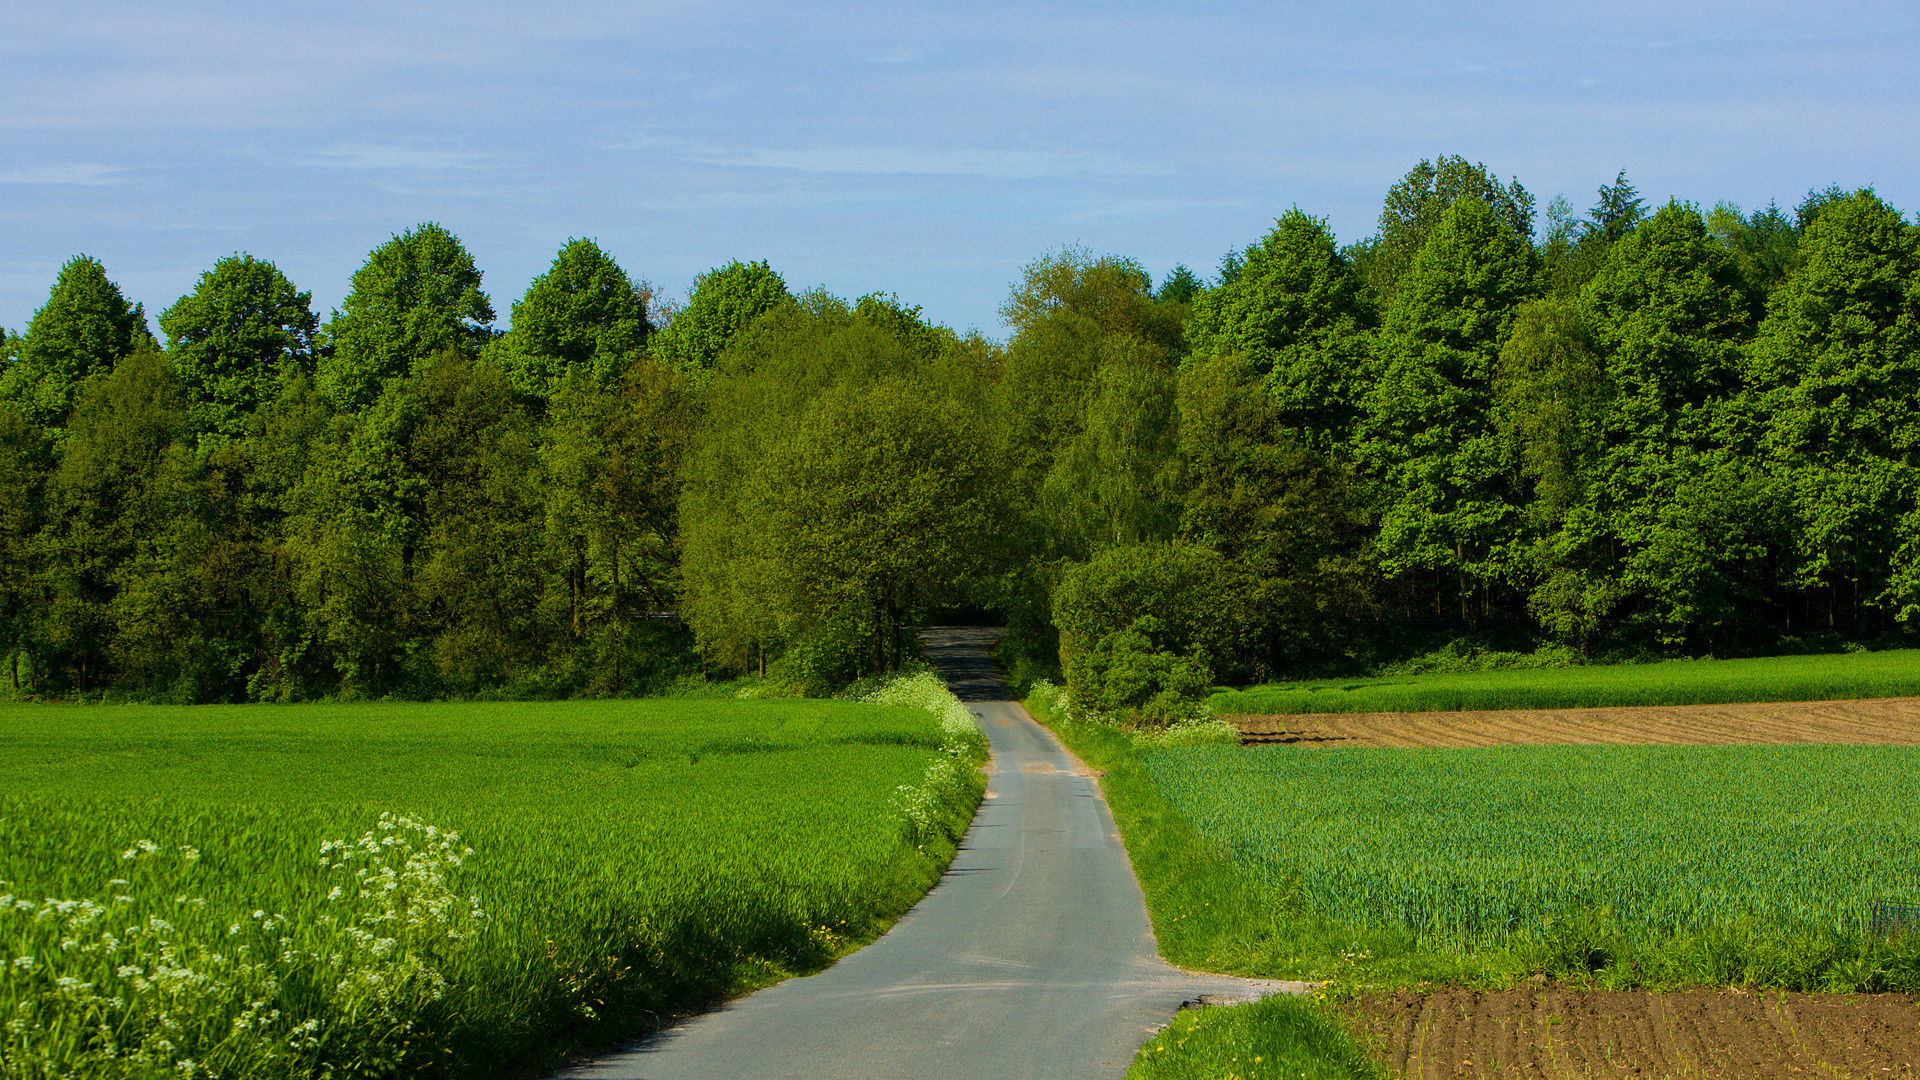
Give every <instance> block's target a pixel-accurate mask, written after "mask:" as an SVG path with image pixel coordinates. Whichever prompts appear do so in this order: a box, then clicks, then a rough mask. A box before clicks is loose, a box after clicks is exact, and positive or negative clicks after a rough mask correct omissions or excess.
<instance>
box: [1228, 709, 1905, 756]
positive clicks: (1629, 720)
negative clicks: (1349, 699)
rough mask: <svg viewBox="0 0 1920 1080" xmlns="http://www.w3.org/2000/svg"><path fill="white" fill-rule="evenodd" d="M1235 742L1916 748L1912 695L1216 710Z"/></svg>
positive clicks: (1330, 744) (1470, 745) (1304, 744)
mask: <svg viewBox="0 0 1920 1080" xmlns="http://www.w3.org/2000/svg"><path fill="white" fill-rule="evenodd" d="M1221 719H1222V720H1225V721H1227V722H1228V723H1230V724H1233V725H1234V726H1235V727H1238V728H1239V729H1240V732H1241V741H1242V742H1243V743H1246V744H1249V745H1254V744H1260V743H1292V744H1295V745H1299V746H1402V747H1408V746H1466V747H1472V746H1511V745H1516V744H1522V743H1665V744H1673V745H1683V746H1724V745H1727V744H1731V743H1898V744H1901V745H1907V746H1913V745H1920V698H1872V699H1868V700H1863V701H1799V702H1772V703H1767V704H1759V705H1673V706H1666V707H1661V708H1610V709H1511V710H1502V711H1498V712H1431V713H1328V714H1311V715H1292V716H1223V717H1221Z"/></svg>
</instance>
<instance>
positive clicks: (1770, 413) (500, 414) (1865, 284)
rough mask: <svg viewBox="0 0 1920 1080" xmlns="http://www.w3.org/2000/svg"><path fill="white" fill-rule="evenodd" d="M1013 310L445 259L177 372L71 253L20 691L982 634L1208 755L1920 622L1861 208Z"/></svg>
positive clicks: (646, 675)
mask: <svg viewBox="0 0 1920 1080" xmlns="http://www.w3.org/2000/svg"><path fill="white" fill-rule="evenodd" d="M1536 220H1539V221H1541V222H1543V227H1542V228H1539V229H1536ZM1002 315H1003V316H1004V318H1005V319H1006V322H1007V324H1008V325H1009V327H1010V328H1011V336H1010V337H1009V338H1008V340H1006V341H1005V342H1004V343H1002V342H997V341H993V340H989V339H987V338H984V337H982V336H980V335H979V334H977V333H973V334H967V335H961V334H958V333H955V332H954V331H952V330H950V329H947V328H945V327H940V326H935V325H930V324H929V323H928V322H927V321H926V320H924V319H923V318H922V317H921V315H920V312H919V309H917V308H914V307H911V306H908V305H906V304H904V303H902V302H901V301H900V300H899V299H898V298H896V297H894V296H892V295H890V294H879V293H876V294H873V295H869V296H865V297H862V298H860V299H858V300H854V301H848V300H844V299H841V298H838V297H835V296H832V295H829V294H827V293H825V292H824V291H820V290H815V291H811V292H800V293H795V292H793V291H791V290H790V289H789V287H788V285H787V283H786V282H784V281H783V280H782V278H781V277H780V275H779V274H777V273H776V272H775V271H774V270H773V269H772V268H770V267H769V266H768V265H767V264H765V263H741V262H734V263H730V264H728V265H726V266H723V267H720V268H718V269H715V270H713V271H711V272H709V273H707V274H705V275H703V276H701V277H700V279H699V280H698V281H697V282H696V283H695V285H694V287H693V289H692V291H691V292H690V294H689V295H688V296H687V298H686V299H685V300H684V302H678V303H674V302H666V301H663V300H662V299H661V298H659V297H657V296H656V295H655V294H654V291H653V290H652V288H651V287H649V286H648V285H646V284H645V283H644V282H640V281H637V280H636V279H635V278H633V277H631V276H629V274H628V273H627V272H625V271H623V270H622V268H621V267H620V266H619V265H618V264H617V263H616V262H615V261H614V260H613V259H612V258H611V257H610V256H609V255H608V254H607V253H606V252H605V251H603V250H602V249H601V248H600V247H599V246H598V245H596V244H595V243H594V242H592V241H589V240H571V241H569V242H568V243H567V244H566V245H565V246H564V247H562V248H561V249H560V251H559V253H558V255H557V256H556V258H555V259H554V262H553V265H552V268H551V269H550V270H548V271H547V272H546V273H544V274H542V275H541V276H539V277H538V278H536V279H535V280H534V281H533V283H532V284H531V286H530V287H529V288H528V290H527V292H526V295H525V296H524V297H522V298H521V299H520V300H519V301H518V302H516V303H515V304H514V305H513V307H512V312H511V318H510V319H509V320H508V325H509V326H510V329H508V330H506V331H505V332H500V331H497V330H496V329H494V323H495V322H496V320H497V313H496V311H495V309H494V306H493V304H492V301H490V300H489V298H488V297H487V295H486V294H485V293H484V292H483V291H482V289H481V274H480V271H479V269H478V268H476V267H475V265H474V262H473V259H472V258H471V256H470V255H469V254H468V253H467V251H466V250H465V249H464V248H463V247H462V245H461V243H460V241H459V240H458V239H457V238H456V237H454V236H453V235H452V234H451V233H449V232H448V231H447V230H445V229H444V228H441V227H440V226H437V225H433V224H426V225H421V226H419V227H418V228H415V229H413V230H411V231H408V232H406V233H404V234H402V235H399V236H395V237H394V238H393V239H392V240H391V241H390V242H388V243H386V244H384V245H382V246H381V247H380V248H378V249H377V250H375V251H374V252H372V254H371V255H370V256H369V258H368V259H367V262H366V263H365V265H364V266H363V267H362V268H361V269H360V270H359V271H358V272H357V273H355V274H354V276H353V278H352V282H351V290H350V292H349V294H348V295H347V297H346V299H345V300H344V301H343V303H342V304H341V307H340V309H339V310H338V311H335V312H333V313H332V314H331V316H330V317H329V318H327V319H326V320H325V321H324V322H323V321H322V320H321V318H320V317H319V316H318V315H317V314H316V313H315V312H314V311H313V310H312V305H311V299H310V294H308V293H306V292H303V291H300V290H299V289H298V287H297V286H296V285H295V284H293V283H292V282H289V281H288V280H287V279H286V278H285V277H284V276H283V275H282V274H281V273H280V272H279V271H278V270H277V269H276V268H275V267H274V265H273V264H272V263H270V262H267V261H264V260H261V259H256V258H253V257H251V256H249V255H235V256H232V257H230V258H226V259H222V260H220V261H219V262H218V263H217V264H215V266H214V267H213V268H212V269H211V270H208V271H207V272H206V273H205V274H203V275H202V276H201V278H200V280H199V283H198V285H197V286H196V287H195V289H194V290H193V292H192V293H190V294H189V295H187V296H183V297H181V298H180V299H179V300H178V301H177V302H176V303H174V304H173V305H172V306H171V307H169V308H167V309H166V310H165V311H163V312H161V313H160V314H159V316H158V318H157V320H155V321H154V322H155V323H157V330H158V334H157V336H156V333H155V326H154V324H150V323H149V320H148V317H147V315H146V313H145V312H144V311H143V310H142V308H141V307H140V306H139V305H136V304H132V303H130V302H129V301H128V300H127V298H126V297H125V296H124V295H123V294H122V293H121V291H120V290H119V288H118V287H117V286H116V285H114V284H113V282H112V281H111V280H110V279H109V275H108V273H107V270H106V268H105V267H103V266H102V265H101V264H100V263H99V262H97V261H95V260H94V259H91V258H88V257H86V256H80V257H77V258H75V259H73V260H72V261H70V262H69V263H67V264H66V265H65V266H64V267H63V268H62V269H61V271H60V273H59V276H58V278H57V280H56V281H55V282H54V284H53V287H52V292H51V294H50V296H49V297H48V300H47V303H46V305H45V306H44V307H42V308H41V309H40V310H39V312H38V313H37V314H35V315H34V317H33V319H32V321H31V323H30V324H29V325H28V326H27V328H26V330H25V332H24V333H22V334H17V335H16V334H6V335H5V336H4V338H0V364H3V365H4V366H0V490H3V491H4V492H5V495H4V498H0V656H5V657H6V661H5V663H6V671H5V673H4V675H0V680H4V683H5V685H6V686H7V687H10V688H11V690H12V692H14V693H17V694H21V695H26V694H32V695H35V696H42V697H45V696H75V695H80V696H85V695H88V694H93V695H98V694H101V693H112V694H116V695H125V696H129V697H135V698H141V697H144V698H150V699H154V700H172V701H243V700H276V701H278V700H295V699H310V698H317V697H330V696H341V697H381V696H387V695H395V696H416V697H432V696H447V695H454V696H471V695H496V694H497V695H515V696H519V695H529V696H550V695H566V694H580V693H586V694H612V693H642V692H650V691H658V690H661V689H664V688H668V687H670V686H671V685H673V684H675V683H676V682H677V681H684V680H688V679H694V680H697V679H700V678H704V677H733V676H742V675H750V676H754V677H761V676H764V677H766V678H767V679H769V680H773V681H774V682H776V683H778V684H779V685H783V686H792V687H799V688H804V689H806V690H808V691H810V692H821V691H824V690H828V689H831V688H832V687H834V686H836V685H839V684H841V683H844V682H845V681H847V680H849V679H852V678H856V677H858V676H860V675H862V674H868V673H873V672H876V671H879V670H885V669H889V668H893V667H896V666H897V665H898V664H900V663H901V662H902V660H903V659H905V658H906V657H907V656H909V655H910V653H911V635H910V633H909V631H910V630H911V628H913V627H914V626H916V625H919V624H920V623H922V622H924V621H925V620H927V619H929V618H934V617H939V618H952V617H956V616H957V615H960V614H972V615H974V616H976V617H983V616H990V617H994V618H998V619H1004V620H1006V622H1007V623H1008V625H1010V626H1011V627H1012V628H1013V634H1012V636H1011V637H1010V639H1009V641H1008V643H1007V645H1006V647H1005V651H1006V656H1005V659H1006V660H1007V661H1008V662H1009V663H1010V664H1011V665H1012V666H1013V668H1014V669H1015V670H1016V672H1017V673H1019V674H1021V675H1023V676H1033V675H1038V674H1052V673H1055V672H1058V671H1061V670H1064V673H1065V676H1066V677H1067V679H1068V680H1069V682H1070V684H1071V685H1073V686H1074V687H1075V688H1076V689H1077V690H1078V691H1079V692H1080V693H1081V694H1084V695H1086V698H1085V700H1087V701H1089V702H1092V703H1099V704H1103V705H1105V706H1106V707H1108V708H1111V709H1116V710H1123V709H1142V708H1144V709H1146V710H1147V711H1149V712H1153V713H1158V714H1170V713H1171V712H1172V711H1176V710H1177V709H1178V708H1179V707H1180V705H1179V703H1180V702H1182V701H1184V700H1189V699H1191V698H1192V697H1193V696H1194V695H1195V694H1197V693H1198V692H1200V691H1201V690H1202V689H1204V688H1205V687H1207V686H1209V685H1211V684H1213V683H1215V682H1221V681H1244V680H1252V679H1263V678H1271V677H1282V676H1287V675H1296V674H1318V673H1329V672H1343V671H1359V670H1367V669H1373V668H1378V667H1380V666H1381V665H1389V664H1401V665H1405V664H1408V663H1420V662H1427V663H1442V662H1457V663H1477V662H1489V663H1491V662H1576V661H1579V660H1583V659H1602V658H1616V659H1617V658H1633V657H1651V656H1659V655H1679V654H1684V655H1730V654H1737V653H1754V652H1767V651H1793V650H1804V649H1824V648H1838V647H1844V646H1847V645H1848V644H1849V643H1851V647H1859V646H1860V645H1862V644H1872V643H1875V642H1879V641H1890V640H1896V639H1900V638H1902V637H1904V636H1905V635H1907V634H1908V633H1909V630H1908V627H1909V625H1910V624H1909V619H1910V617H1911V616H1912V615H1913V614H1914V613H1915V612H1920V396H1917V395H1920V339H1917V335H1920V227H1916V225H1915V224H1913V223H1911V222H1909V221H1908V220H1906V219H1905V217H1904V216H1903V215H1902V214H1901V213H1900V212H1899V211H1897V210H1895V209H1894V208H1892V207H1889V206H1888V205H1886V204H1885V203H1884V202H1883V201H1881V200H1880V198H1879V197H1877V196H1876V195H1875V193H1874V192H1873V191H1871V190H1861V191H1855V192H1846V191H1842V190H1839V189H1837V188H1829V189H1827V190H1824V191H1815V192H1812V193H1810V194H1809V195H1808V196H1807V198H1806V199H1805V201H1804V202H1802V203H1800V205H1799V206H1798V207H1797V208H1796V209H1795V210H1793V211H1791V212H1787V211H1783V210H1781V209H1780V208H1779V207H1777V206H1768V207H1766V208H1765V209H1762V210H1758V211H1754V212H1751V213H1748V212H1744V211H1743V210H1742V209H1741V208H1739V207H1737V206H1733V205H1731V204H1728V203H1721V204H1719V205H1717V206H1715V207H1714V208H1712V210H1711V211H1708V212H1704V213H1703V212H1702V211H1701V210H1700V209H1699V208H1698V207H1696V206H1694V205H1690V204H1686V203H1680V202H1669V203H1667V204H1666V205H1664V206H1660V207H1658V208H1649V207H1648V205H1647V203H1646V201H1645V200H1644V199H1642V198H1641V196H1640V195H1639V194H1638V193H1637V192H1636V191H1635V190H1634V188H1633V186H1632V185H1631V184H1630V183H1629V182H1628V180H1627V179H1626V176H1625V174H1624V173H1622V174H1621V175H1620V176H1618V177H1616V178H1615V179H1614V181H1613V182H1612V183H1610V184H1605V185H1602V186H1601V187H1600V189H1599V192H1598V197H1597V201H1596V204H1595V205H1594V206H1593V207H1592V208H1591V210H1590V211H1588V212H1586V213H1585V214H1584V215H1582V214H1580V213H1578V212H1576V211H1575V210H1574V209H1573V208H1572V207H1571V206H1570V205H1569V203H1568V201H1567V200H1566V199H1564V198H1557V199H1555V200H1553V202H1552V204H1551V205H1549V206H1548V207H1547V208H1546V209H1545V211H1544V213H1543V214H1539V215H1536V209H1535V205H1534V198H1533V196H1532V195H1531V194H1530V193H1529V192H1527V191H1526V189H1525V188H1523V187H1522V186H1521V185H1520V184H1519V182H1518V181H1515V180H1509V181H1505V182H1503V181H1501V180H1499V179H1498V178H1497V177H1496V176H1494V175H1492V174H1491V173H1489V172H1488V170H1487V169H1485V168H1484V167H1483V166H1481V165H1477V164H1474V163H1471V162H1468V161H1466V160H1464V159H1462V158H1458V157H1443V158H1440V159H1438V160H1435V161H1431V162H1422V163H1420V165H1418V166H1417V167H1416V168H1415V169H1414V170H1413V171H1412V172H1410V173H1409V174H1408V175H1407V176H1406V177H1405V178H1404V179H1403V180H1401V181H1400V182H1399V183H1397V184H1395V185H1394V186H1393V188H1392V189H1391V190H1390V191H1389V193H1388V195H1387V198H1386V202H1385V206H1384V208H1383V210H1382V212H1381V215H1380V219H1379V227H1378V230H1377V231H1376V233H1375V234H1374V235H1373V236H1371V237H1369V238H1366V239H1364V240H1361V241H1360V242H1358V243H1355V244H1351V245H1347V246H1342V245H1341V244H1340V243H1339V242H1338V240H1337V239H1336V238H1335V237H1334V236H1333V235H1332V233H1331V232H1330V231H1329V230H1328V227H1327V225H1326V222H1325V220H1324V219H1320V218H1316V217H1313V216H1311V215H1310V214H1308V213H1306V212H1303V211H1301V210H1299V209H1297V208H1296V209H1294V210H1290V211H1288V212H1287V213H1286V214H1284V215H1282V216H1281V217H1280V218H1279V219H1278V220H1277V221H1276V222H1275V224H1274V227H1273V229H1272V231H1271V232H1269V233H1268V234H1267V235H1266V236H1264V237H1262V238H1260V239H1258V240H1257V241H1256V242H1254V243H1252V244H1251V245H1250V246H1248V247H1246V248H1245V249H1244V250H1239V251H1235V252H1232V253H1230V254H1229V255H1228V256H1227V257H1226V258H1225V259H1223V260H1222V261H1221V263H1220V266H1219V271H1218V274H1217V276H1216V277H1215V278H1214V279H1213V280H1211V281H1203V280H1202V279H1201V278H1200V277H1198V276H1197V275H1195V274H1194V273H1192V272H1190V271H1189V270H1187V269H1186V268H1184V267H1181V268H1177V269H1176V270H1174V271H1173V272H1172V273H1171V274H1169V275H1167V276H1166V277H1165V279H1164V280H1162V281H1161V282H1159V283H1158V284H1157V285H1156V284H1155V283H1154V282H1153V281H1152V280H1151V279H1150V278H1149V276H1148V274H1147V273H1145V272H1144V271H1143V270H1142V268H1141V267H1140V265H1139V264H1138V263H1137V262H1136V261H1134V260H1132V259H1128V258H1125V257H1120V256H1111V255H1109V256H1096V255H1095V254H1093V253H1091V252H1087V251H1083V250H1080V249H1075V248H1067V249H1062V250H1060V251H1057V252H1054V253H1051V254H1047V255H1045V256H1043V257H1041V258H1039V259H1038V260H1036V261H1035V262H1034V263H1032V264H1031V265H1030V266H1029V267H1027V269H1026V271H1025V273H1024V275H1023V276H1022V278H1021V280H1019V281H1018V282H1017V283H1015V285H1014V287H1013V289H1012V292H1011V294H1010V296H1009V297H1008V299H1007V301H1006V303H1005V306H1004V307H1003V308H1002ZM1423 656H1424V657H1426V660H1425V661H1421V660H1419V659H1418V658H1420V657H1423ZM1489 657H1492V658H1494V659H1488V658H1489ZM1476 658H1477V659H1476ZM1502 658H1504V659H1502Z"/></svg>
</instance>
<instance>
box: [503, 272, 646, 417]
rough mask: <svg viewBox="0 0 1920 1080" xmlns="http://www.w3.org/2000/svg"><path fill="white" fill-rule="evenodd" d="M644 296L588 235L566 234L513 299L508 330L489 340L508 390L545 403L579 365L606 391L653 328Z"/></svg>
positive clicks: (591, 379) (613, 383) (630, 360)
mask: <svg viewBox="0 0 1920 1080" xmlns="http://www.w3.org/2000/svg"><path fill="white" fill-rule="evenodd" d="M652 329H653V328H652V325H651V324H650V323H649V322H648V321H647V294H646V293H644V292H643V291H642V290H641V289H639V288H636V287H635V286H634V284H633V282H632V281H631V280H630V279H629V278H628V277H627V273H626V271H624V270H622V269H620V264H619V263H616V262H614V261H613V258H612V257H611V256H609V255H608V254H607V253H606V252H604V251H602V250H600V245H598V244H596V243H594V242H593V241H591V240H569V241H567V243H566V245H565V246H564V247H562V248H561V249H560V253H559V254H558V255H556V256H554V259H553V266H552V267H551V268H550V269H549V270H548V271H547V272H546V273H544V274H541V275H540V276H539V277H536V278H534V279H533V282H532V284H530V285H528V286H527V294H526V296H524V297H522V298H521V299H520V300H519V301H518V302H516V303H515V304H514V305H513V328H512V329H511V330H508V331H507V333H506V334H505V335H504V336H502V337H501V338H500V340H499V342H498V344H497V345H496V346H495V350H496V351H495V354H494V355H495V356H496V357H497V358H498V360H499V362H501V363H502V364H504V365H505V366H506V369H507V373H508V376H509V378H510V379H511V380H512V382H513V386H514V389H516V390H518V391H519V392H520V393H523V394H526V395H528V396H530V397H534V398H537V399H539V400H541V401H546V400H547V399H549V398H552V397H553V396H554V395H555V394H556V393H558V392H559V391H560V388H561V386H562V385H563V384H565V383H566V381H567V379H568V376H569V375H570V373H571V372H572V371H573V370H574V369H576V368H578V369H580V370H581V371H583V372H584V373H585V374H586V376H587V378H588V380H589V381H590V382H591V383H592V384H593V385H594V386H595V387H597V388H599V389H601V390H612V389H615V388H617V387H618V386H619V385H620V379H621V376H622V374H623V373H624V371H625V369H626V366H627V365H628V364H629V363H630V362H632V358H633V357H634V356H635V355H636V354H638V353H639V352H640V350H641V349H643V348H645V346H646V344H647V336H648V334H649V333H651V332H652Z"/></svg>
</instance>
